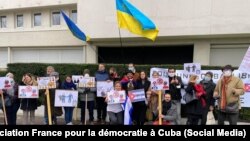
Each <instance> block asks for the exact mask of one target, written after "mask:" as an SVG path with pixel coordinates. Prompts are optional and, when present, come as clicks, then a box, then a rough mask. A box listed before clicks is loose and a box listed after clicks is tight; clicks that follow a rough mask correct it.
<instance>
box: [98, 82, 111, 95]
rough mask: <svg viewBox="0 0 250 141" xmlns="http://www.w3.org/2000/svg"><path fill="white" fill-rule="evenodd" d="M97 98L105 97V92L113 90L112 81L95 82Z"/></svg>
mask: <svg viewBox="0 0 250 141" xmlns="http://www.w3.org/2000/svg"><path fill="white" fill-rule="evenodd" d="M96 88H97V97H105V96H106V95H107V92H110V91H111V90H114V82H113V81H97V83H96Z"/></svg>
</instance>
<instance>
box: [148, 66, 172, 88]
mask: <svg viewBox="0 0 250 141" xmlns="http://www.w3.org/2000/svg"><path fill="white" fill-rule="evenodd" d="M154 72H158V74H159V77H158V78H155V77H154V76H153V74H154ZM150 81H151V89H152V90H169V78H168V69H164V68H151V69H150Z"/></svg>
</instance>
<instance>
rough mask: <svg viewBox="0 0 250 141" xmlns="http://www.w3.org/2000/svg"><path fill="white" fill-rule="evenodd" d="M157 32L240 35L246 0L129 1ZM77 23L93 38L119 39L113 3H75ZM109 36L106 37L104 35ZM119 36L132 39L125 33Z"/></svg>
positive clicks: (249, 13) (248, 11)
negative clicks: (79, 14) (149, 20)
mask: <svg viewBox="0 0 250 141" xmlns="http://www.w3.org/2000/svg"><path fill="white" fill-rule="evenodd" d="M130 2H131V3H133V4H134V5H135V6H136V7H137V8H139V9H140V10H141V11H143V12H144V13H145V14H146V15H148V17H150V18H151V19H152V20H153V21H154V22H155V24H156V25H157V26H158V28H159V29H160V32H159V36H160V37H171V36H187V35H189V36H190V35H192V36H198V35H206V36H211V35H218V34H243V33H246V34H248V33H249V30H250V1H249V0H237V1H236V0H153V1H152V0H143V1H141V0H130ZM78 11H79V13H81V17H82V18H80V19H79V23H80V25H81V26H82V28H84V29H86V32H87V33H89V34H91V36H92V37H93V38H114V37H118V28H117V19H116V7H115V1H114V0H105V1H100V0H91V1H89V0H81V1H78ZM97 13H98V14H97ZM107 33H108V34H107ZM122 37H134V35H131V34H130V33H128V32H127V31H123V32H122Z"/></svg>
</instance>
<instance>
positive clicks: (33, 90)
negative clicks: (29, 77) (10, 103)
mask: <svg viewBox="0 0 250 141" xmlns="http://www.w3.org/2000/svg"><path fill="white" fill-rule="evenodd" d="M38 97H39V93H38V87H37V86H19V87H18V98H38Z"/></svg>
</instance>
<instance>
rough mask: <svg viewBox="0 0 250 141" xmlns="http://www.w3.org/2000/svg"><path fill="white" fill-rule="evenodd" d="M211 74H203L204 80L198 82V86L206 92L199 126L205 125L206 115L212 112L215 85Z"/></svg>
mask: <svg viewBox="0 0 250 141" xmlns="http://www.w3.org/2000/svg"><path fill="white" fill-rule="evenodd" d="M212 78H213V73H212V72H210V71H209V72H207V73H206V74H205V77H204V79H203V80H202V81H201V82H200V84H201V85H202V86H203V88H204V90H205V91H206V97H205V98H206V107H205V108H203V113H202V119H201V125H206V122H207V114H208V112H209V111H212V112H213V110H214V103H215V99H214V98H213V93H214V89H215V86H216V85H215V83H214V82H213V79H212Z"/></svg>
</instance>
